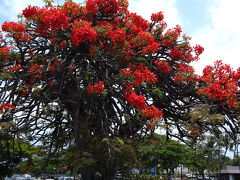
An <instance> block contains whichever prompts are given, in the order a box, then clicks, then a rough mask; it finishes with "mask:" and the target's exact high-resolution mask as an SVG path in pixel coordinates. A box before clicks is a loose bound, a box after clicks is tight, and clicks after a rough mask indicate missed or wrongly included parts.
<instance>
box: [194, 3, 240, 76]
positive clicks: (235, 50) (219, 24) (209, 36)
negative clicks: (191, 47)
mask: <svg viewBox="0 0 240 180" xmlns="http://www.w3.org/2000/svg"><path fill="white" fill-rule="evenodd" d="M239 7H240V1H236V0H218V1H217V0H215V2H214V3H213V4H212V5H211V7H209V16H210V19H211V26H206V27H203V28H202V29H201V30H199V31H197V32H196V33H194V34H193V41H194V42H196V43H198V44H201V45H202V46H204V48H205V52H204V53H203V55H202V57H201V60H200V61H199V62H197V63H195V64H197V65H195V67H197V69H196V70H197V72H200V71H201V70H202V69H203V67H204V66H206V65H208V64H213V61H215V60H220V59H222V60H223V62H224V63H226V64H230V65H231V66H232V67H233V68H234V69H237V68H238V67H240V57H239V55H238V54H239V51H240V46H239V42H240V33H239V29H240V21H239V17H240V11H239V10H238V8H239Z"/></svg>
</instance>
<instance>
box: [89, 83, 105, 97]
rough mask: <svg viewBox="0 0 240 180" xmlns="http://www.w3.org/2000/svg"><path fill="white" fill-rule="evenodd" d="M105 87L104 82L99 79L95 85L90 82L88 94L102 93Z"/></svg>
mask: <svg viewBox="0 0 240 180" xmlns="http://www.w3.org/2000/svg"><path fill="white" fill-rule="evenodd" d="M104 89H105V86H104V82H102V81H98V83H95V84H94V85H92V84H89V85H88V88H87V92H88V94H90V93H94V92H95V93H102V92H103V91H104Z"/></svg>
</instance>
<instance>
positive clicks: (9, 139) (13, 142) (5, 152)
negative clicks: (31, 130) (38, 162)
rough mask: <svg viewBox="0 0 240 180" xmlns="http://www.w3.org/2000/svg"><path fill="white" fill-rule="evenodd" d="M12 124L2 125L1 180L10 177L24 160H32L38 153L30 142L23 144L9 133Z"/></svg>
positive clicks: (0, 141) (0, 150)
mask: <svg viewBox="0 0 240 180" xmlns="http://www.w3.org/2000/svg"><path fill="white" fill-rule="evenodd" d="M9 128H14V126H13V125H11V123H1V124H0V129H1V131H0V179H4V177H6V176H10V175H11V174H12V173H13V172H14V170H15V168H16V166H18V165H19V164H20V163H21V162H22V161H23V159H31V158H32V156H33V155H34V154H35V153H36V151H35V148H34V147H30V144H29V142H23V141H22V140H20V139H18V138H17V137H15V136H12V135H11V134H9V133H8V132H7V130H8V129H9Z"/></svg>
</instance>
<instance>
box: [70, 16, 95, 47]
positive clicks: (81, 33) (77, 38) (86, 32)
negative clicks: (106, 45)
mask: <svg viewBox="0 0 240 180" xmlns="http://www.w3.org/2000/svg"><path fill="white" fill-rule="evenodd" d="M72 33H73V35H72V36H71V41H72V43H73V44H74V45H76V46H78V45H79V44H80V43H82V42H83V41H90V42H91V41H95V40H96V35H97V34H96V32H95V31H94V30H93V28H92V27H91V23H89V22H87V21H83V20H75V21H74V24H73V26H72Z"/></svg>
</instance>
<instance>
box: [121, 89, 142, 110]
mask: <svg viewBox="0 0 240 180" xmlns="http://www.w3.org/2000/svg"><path fill="white" fill-rule="evenodd" d="M124 97H125V99H126V100H127V101H128V102H129V103H130V104H131V105H133V106H135V107H137V108H138V109H139V110H141V109H143V108H144V107H146V99H145V97H144V96H143V95H137V94H136V92H135V91H129V92H127V93H126V95H125V96H124Z"/></svg>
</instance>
